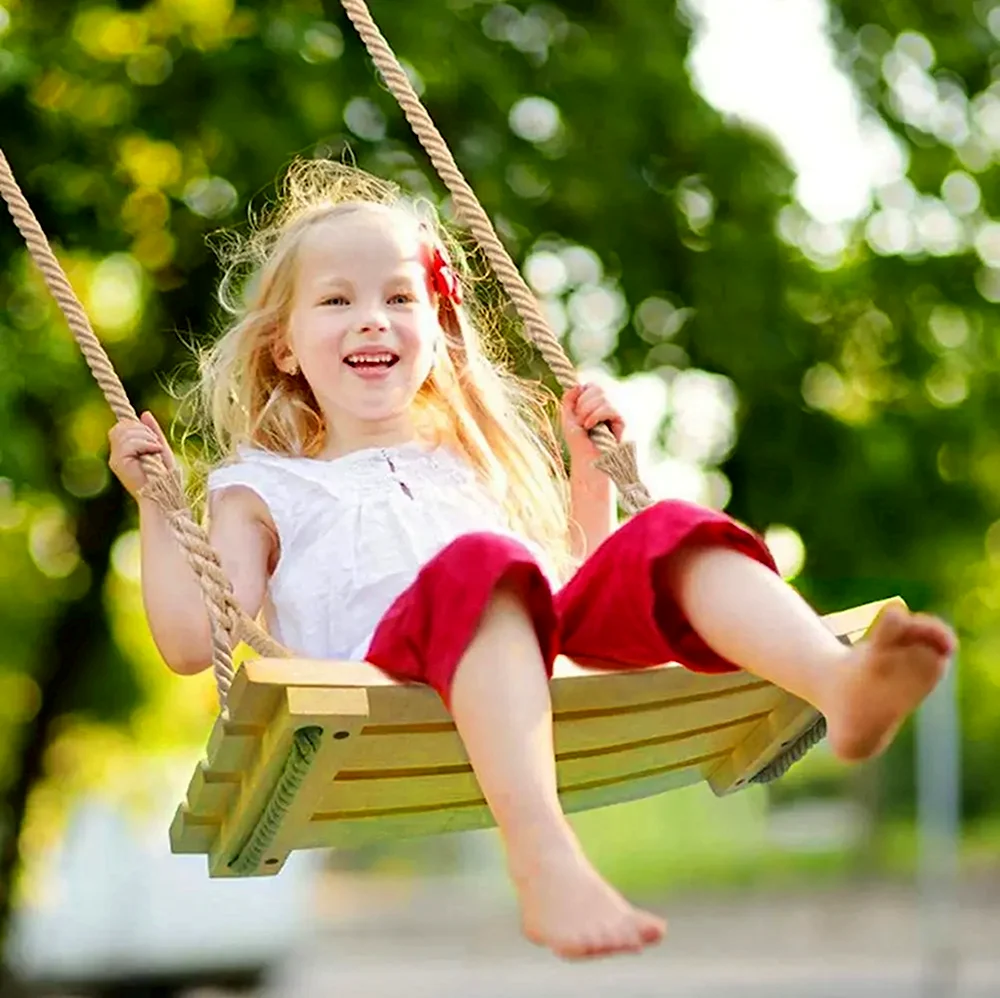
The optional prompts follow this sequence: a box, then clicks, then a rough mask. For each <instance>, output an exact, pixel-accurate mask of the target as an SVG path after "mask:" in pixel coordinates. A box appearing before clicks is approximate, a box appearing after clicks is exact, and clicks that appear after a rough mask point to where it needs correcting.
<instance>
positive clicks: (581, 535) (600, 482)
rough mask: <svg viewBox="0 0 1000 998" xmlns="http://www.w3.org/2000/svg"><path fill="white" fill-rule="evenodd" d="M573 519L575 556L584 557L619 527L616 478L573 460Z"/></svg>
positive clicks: (571, 490) (570, 489)
mask: <svg viewBox="0 0 1000 998" xmlns="http://www.w3.org/2000/svg"><path fill="white" fill-rule="evenodd" d="M569 494H570V519H571V520H572V522H573V523H574V524H575V525H576V529H574V530H573V531H572V549H573V550H572V554H573V557H575V558H579V559H581V560H582V559H583V558H586V557H587V555H590V554H593V552H594V551H596V550H597V548H598V547H599V546H600V545H601V544H602V543H603V542H604V541H605V540H606V539H607V538H608V537H610V536H611V534H612V533H614V531H615V530H616V529H617V527H618V503H617V499H616V497H615V485H614V482H612V481H611V479H610V478H608V476H607V475H605V474H604V472H603V471H598V470H597V469H596V468H591V467H589V466H585V464H584V462H581V461H579V459H578V460H576V461H574V462H573V464H572V465H571V466H570V475H569Z"/></svg>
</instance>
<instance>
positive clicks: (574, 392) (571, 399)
mask: <svg viewBox="0 0 1000 998" xmlns="http://www.w3.org/2000/svg"><path fill="white" fill-rule="evenodd" d="M580 387H581V386H580V385H574V386H573V387H572V388H569V389H567V390H566V391H565V392H563V397H562V404H563V408H564V409H566V408H568V407H571V406H574V405H576V400H577V399H578V398H579V397H580Z"/></svg>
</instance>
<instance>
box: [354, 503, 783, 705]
mask: <svg viewBox="0 0 1000 998" xmlns="http://www.w3.org/2000/svg"><path fill="white" fill-rule="evenodd" d="M691 543H694V544H708V545H721V546H723V547H727V548H730V549H732V550H735V551H739V552H740V553H742V554H744V555H747V556H748V557H750V558H753V559H755V560H757V561H759V562H761V563H762V564H764V565H766V566H767V567H768V568H770V569H772V570H773V571H777V569H776V567H775V564H774V560H773V558H772V557H771V554H770V552H769V551H768V549H767V548H766V547H765V545H764V543H763V542H762V541H761V540H760V538H759V537H757V536H756V535H755V534H753V533H752V532H751V531H749V530H747V529H746V528H745V527H742V526H740V525H739V524H738V523H736V522H735V521H734V520H732V519H730V518H729V517H728V516H725V515H724V514H722V513H718V512H715V511H714V510H710V509H705V508H703V507H701V506H696V505H693V504H691V503H686V502H678V501H667V502H659V503H656V504H655V505H653V506H650V507H648V508H647V509H644V510H643V511H642V512H641V513H638V514H636V515H635V516H633V517H631V519H629V520H628V521H627V522H626V523H625V524H623V525H622V526H621V527H619V528H618V529H617V530H616V531H615V532H614V533H613V534H612V535H611V536H610V537H608V538H607V540H605V541H604V543H603V544H601V545H600V547H598V549H597V550H596V551H594V552H593V553H592V554H591V555H590V556H589V557H588V558H587V559H586V561H584V563H583V564H582V565H581V566H580V567H579V568H578V569H577V571H576V573H575V574H574V575H573V577H572V578H571V579H570V580H569V581H568V582H567V583H566V585H565V586H563V588H562V589H560V590H559V591H558V592H556V593H553V592H552V589H551V587H550V586H549V583H548V580H547V579H546V577H545V575H544V574H543V573H542V571H541V569H540V568H539V566H538V563H537V561H536V560H535V557H534V556H533V555H532V554H531V553H530V552H529V551H528V549H527V548H525V547H524V545H522V544H520V543H519V542H518V541H516V540H513V539H512V538H509V537H504V536H502V535H499V534H491V533H474V534H466V535H464V536H462V537H459V538H458V539H457V540H455V541H452V543H451V544H449V545H448V546H447V547H445V548H444V549H443V550H442V551H440V552H439V553H438V554H437V555H436V556H435V557H434V558H432V559H431V560H430V561H429V562H428V563H427V564H426V565H425V566H424V567H423V568H422V569H421V570H420V574H419V575H418V576H417V578H416V580H415V581H414V582H413V584H412V585H411V586H410V587H409V588H408V589H407V590H406V591H405V592H403V593H402V594H401V595H400V596H399V597H398V598H397V599H396V601H395V602H394V603H393V604H392V606H391V607H390V608H389V609H388V610H387V611H386V613H385V616H383V618H382V619H381V621H380V622H379V625H378V627H377V629H376V631H375V634H374V636H373V638H372V642H371V645H370V647H369V649H368V654H367V655H366V656H365V658H366V659H367V661H369V662H371V663H372V664H373V665H376V666H378V667H379V668H380V669H382V670H383V671H384V672H386V673H388V674H389V675H390V676H392V677H393V678H394V679H397V680H400V681H402V682H418V683H425V684H427V685H429V686H432V687H433V688H434V689H436V690H437V691H438V693H439V694H440V695H441V697H442V698H443V699H444V701H445V703H448V699H449V692H450V690H451V681H452V677H453V676H454V674H455V669H456V668H457V667H458V663H459V661H460V660H461V658H462V655H463V653H464V652H465V649H466V648H467V647H468V645H469V642H470V641H471V640H472V637H473V635H474V634H475V632H476V628H477V626H478V624H479V621H480V618H481V617H482V614H483V611H484V609H485V608H486V606H487V604H488V602H489V599H490V597H491V595H492V593H493V591H494V590H495V589H496V587H497V586H498V585H499V584H500V583H501V582H512V583H514V584H515V585H517V586H518V588H519V589H520V591H521V592H522V593H523V596H524V600H525V605H526V607H527V609H528V612H529V613H530V614H531V617H532V620H533V621H534V625H535V630H536V632H537V634H538V643H539V646H540V648H541V651H542V659H543V661H544V663H545V668H546V670H547V672H548V674H549V675H550V676H551V675H552V665H553V661H554V659H555V657H556V655H565V656H566V657H567V658H570V659H572V660H573V661H574V662H576V663H578V664H579V665H583V666H593V667H597V668H603V669H613V668H619V669H636V668H644V667H649V666H655V665H662V664H663V663H665V662H678V663H680V664H681V665H684V666H686V667H687V668H689V669H692V670H694V671H696V672H733V671H736V668H737V667H736V666H734V665H733V664H732V663H731V662H729V661H727V660H726V659H724V658H721V657H720V656H719V655H717V654H716V653H715V652H714V651H712V649H711V648H709V647H708V645H706V644H705V642H704V641H702V640H701V638H700V637H699V636H698V635H697V634H696V633H695V632H694V630H693V629H692V627H691V625H690V623H689V622H688V621H687V619H686V618H685V616H684V613H683V612H682V610H681V608H680V607H679V606H678V604H677V602H676V601H675V600H674V598H673V596H672V594H671V593H670V591H669V589H668V587H667V585H666V583H665V581H664V572H663V568H664V565H665V563H666V561H667V559H668V558H669V557H670V556H671V555H673V554H675V553H676V552H677V551H678V550H679V549H680V548H681V547H682V546H684V545H686V544H691Z"/></svg>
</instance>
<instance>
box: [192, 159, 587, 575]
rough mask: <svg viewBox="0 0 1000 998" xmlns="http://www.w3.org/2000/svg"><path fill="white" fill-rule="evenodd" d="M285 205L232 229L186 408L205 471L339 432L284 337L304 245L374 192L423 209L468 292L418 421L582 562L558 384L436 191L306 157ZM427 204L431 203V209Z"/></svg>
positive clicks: (286, 190)
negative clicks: (437, 204)
mask: <svg viewBox="0 0 1000 998" xmlns="http://www.w3.org/2000/svg"><path fill="white" fill-rule="evenodd" d="M281 195H282V196H281V197H280V198H279V200H278V203H277V205H276V206H274V207H273V209H272V210H271V211H270V212H268V213H266V214H265V215H264V216H263V217H261V218H254V217H253V216H251V226H250V232H249V235H247V236H246V237H240V236H237V235H236V234H235V233H227V234H225V235H224V236H223V238H222V240H221V241H220V242H218V244H217V247H216V248H217V251H218V253H219V255H220V258H221V262H222V264H223V267H224V273H223V278H222V280H221V282H220V285H219V300H220V303H221V305H222V308H223V309H224V311H225V313H226V315H227V316H228V323H227V325H226V326H225V328H224V329H223V330H222V333H221V335H220V336H219V337H218V338H217V339H216V340H215V342H213V343H212V344H211V345H210V346H208V347H206V348H198V347H197V346H195V347H194V348H193V350H194V353H195V354H196V357H197V367H198V373H197V377H196V378H195V379H194V384H193V387H192V388H191V389H190V391H189V392H188V393H187V395H186V397H185V399H184V401H185V402H187V403H190V404H191V405H192V407H193V411H192V412H190V413H188V414H187V415H186V416H185V417H184V418H183V419H182V420H181V421H182V422H184V423H185V425H186V426H187V428H188V431H189V432H194V433H197V434H198V435H199V436H200V437H201V439H202V454H201V456H200V457H198V458H196V459H195V460H193V461H191V462H190V463H191V465H192V470H194V471H195V476H194V479H195V482H196V483H197V482H198V481H199V480H200V481H201V494H200V495H199V496H198V499H200V500H203V498H204V495H203V492H204V488H203V486H204V474H205V473H206V472H207V471H208V470H209V469H210V468H211V467H213V466H216V465H218V464H221V463H226V462H228V461H230V460H233V459H234V457H235V456H236V451H237V448H238V447H240V446H241V445H251V446H254V447H258V448H262V449H265V450H268V451H271V452H273V453H278V454H284V455H289V456H301V457H314V456H315V455H317V454H318V453H319V452H320V451H321V449H322V447H323V445H324V442H325V439H326V427H325V425H324V419H323V415H322V412H321V410H320V407H319V405H318V404H317V401H316V398H315V396H314V395H313V392H312V389H311V388H310V387H309V385H308V383H307V382H306V380H305V378H304V377H303V376H302V375H301V373H299V374H297V375H288V374H286V373H284V372H282V371H280V370H279V369H278V367H277V365H276V364H275V361H274V357H273V354H272V347H273V346H274V345H275V343H276V341H277V340H278V338H280V336H281V335H282V334H283V331H284V330H285V328H286V323H287V321H288V316H289V310H290V304H291V299H292V294H293V290H294V283H295V281H294V278H295V266H296V259H297V251H298V248H299V246H300V244H301V242H302V238H303V236H304V235H305V234H306V233H307V232H308V231H310V230H311V228H312V227H313V226H314V225H316V224H317V223H318V222H322V221H325V220H328V219H329V218H331V217H336V216H337V215H339V214H343V213H345V212H347V211H351V210H356V209H357V208H358V207H361V206H364V205H373V204H374V205H383V206H388V207H390V208H392V209H395V210H399V211H401V212H407V213H409V215H410V217H411V218H412V219H413V220H414V221H415V222H416V223H417V224H419V225H420V226H421V228H422V229H424V231H426V233H427V238H428V239H430V240H431V241H432V246H434V247H437V248H438V249H440V251H441V253H442V255H443V256H444V257H445V259H446V260H447V261H448V262H449V263H450V264H451V266H452V267H453V269H454V270H455V271H456V273H457V274H458V275H459V279H460V280H461V283H462V289H463V300H464V303H463V304H461V305H456V304H454V303H453V302H451V301H450V300H448V299H446V298H444V297H443V296H439V297H438V303H437V311H438V320H439V322H440V325H441V329H442V332H443V333H444V342H445V345H446V349H444V350H438V351H437V353H436V357H435V360H434V363H433V366H432V368H431V372H430V374H429V376H428V378H427V380H426V381H425V382H424V384H423V385H422V386H421V388H420V389H419V391H418V393H417V396H416V398H415V400H414V406H415V409H414V416H415V420H416V421H417V424H418V425H422V426H423V427H425V428H426V429H428V430H429V431H430V432H431V434H433V436H434V437H436V438H437V440H438V441H439V442H447V443H448V444H449V445H451V446H452V447H454V448H457V449H458V450H459V451H460V452H462V453H464V455H465V456H466V458H467V459H468V461H469V463H470V464H471V466H472V467H473V468H474V469H475V471H476V473H477V475H478V476H479V478H480V480H481V481H482V482H483V484H484V485H485V486H486V487H487V488H488V489H489V490H490V492H491V493H492V494H493V495H494V496H495V497H496V498H497V500H498V501H499V502H500V504H501V505H502V507H503V509H504V510H505V512H506V515H507V518H508V521H509V522H508V525H509V526H510V527H511V528H512V529H514V530H516V531H517V532H519V533H520V534H522V535H523V536H525V537H527V538H529V539H530V540H532V541H534V542H535V543H537V544H538V545H540V546H541V547H542V548H543V549H544V550H545V552H546V554H547V555H548V556H549V559H550V561H551V562H552V564H553V566H554V567H555V569H556V571H557V572H559V574H560V575H561V576H563V577H564V578H565V577H566V576H567V575H568V573H569V572H570V571H571V570H572V568H573V567H574V565H575V564H576V563H577V561H576V559H574V557H573V556H572V554H571V544H570V538H569V526H570V521H569V513H568V506H569V488H568V482H567V476H566V469H565V466H564V463H563V459H562V453H561V450H560V447H559V444H558V441H557V439H556V437H555V434H554V432H553V426H552V414H553V411H554V406H553V403H554V402H555V397H554V395H553V394H552V392H551V391H549V389H548V388H546V387H545V386H544V385H543V384H541V383H540V382H538V381H529V380H527V379H524V378H521V377H518V376H517V375H516V374H515V373H514V372H513V371H512V370H511V369H510V368H509V366H508V357H509V355H508V351H507V345H506V341H505V337H504V335H503V333H502V329H503V327H504V316H505V309H504V305H503V303H502V301H500V300H498V297H497V296H496V295H495V294H494V295H492V296H491V300H487V298H488V297H489V296H488V292H489V290H490V288H489V281H488V279H487V278H486V277H485V276H483V275H476V274H474V273H473V270H472V267H471V260H470V257H469V255H468V254H466V253H465V252H463V249H462V245H461V242H460V241H459V239H458V238H457V237H456V236H455V235H454V234H453V233H451V232H450V231H449V230H448V229H447V227H446V226H445V225H444V224H443V223H442V222H441V220H440V218H439V216H438V215H437V213H436V212H435V211H434V210H433V208H432V207H431V206H429V205H427V204H426V203H421V204H419V205H416V204H414V203H412V202H409V201H407V200H406V199H405V198H404V197H403V195H402V194H401V192H400V190H399V188H397V187H396V186H395V185H394V184H392V183H390V182H387V181H384V180H381V179H379V178H377V177H374V176H372V175H371V174H368V173H366V172H364V171H362V170H359V169H356V168H354V167H350V166H346V165H343V164H339V163H335V162H332V161H329V160H297V161H296V162H294V163H293V164H292V165H291V167H290V168H289V169H288V171H287V173H286V175H285V178H284V183H283V185H282V191H281ZM421 216H422V217H421Z"/></svg>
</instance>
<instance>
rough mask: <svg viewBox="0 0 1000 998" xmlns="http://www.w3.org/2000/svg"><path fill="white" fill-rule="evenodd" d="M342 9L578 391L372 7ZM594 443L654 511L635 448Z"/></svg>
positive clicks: (612, 473)
mask: <svg viewBox="0 0 1000 998" xmlns="http://www.w3.org/2000/svg"><path fill="white" fill-rule="evenodd" d="M341 4H342V5H343V7H344V10H345V11H346V12H347V16H348V17H349V18H350V19H351V23H352V24H353V25H354V27H355V29H356V31H357V32H358V34H359V35H360V36H361V40H362V41H363V42H364V43H365V48H367V49H368V54H369V55H370V56H371V57H372V61H373V62H374V63H375V68H376V69H377V70H378V71H379V73H380V74H381V76H382V79H383V80H385V83H386V86H387V87H388V88H389V90H390V92H391V93H392V95H393V97H395V98H396V102H397V103H398V104H399V106H400V107H401V108H402V109H403V113H404V114H405V115H406V119H407V121H409V123H410V127H411V128H412V129H413V132H414V134H415V135H416V137H417V139H418V140H419V142H420V144H421V145H422V146H423V148H424V151H425V152H426V153H427V155H428V157H429V158H430V160H431V162H432V163H433V164H434V168H435V169H436V170H437V173H438V176H439V177H440V178H441V180H442V181H443V182H444V185H445V186H446V187H447V188H448V191H449V193H450V194H451V196H452V200H453V202H454V205H455V210H456V213H457V215H458V217H459V219H460V220H461V221H462V223H463V224H464V225H465V226H466V228H468V229H469V231H470V232H471V233H472V234H473V236H475V238H476V242H477V243H478V244H479V245H480V246H481V247H482V248H483V251H484V252H485V253H486V258H487V259H488V260H489V263H490V266H491V267H492V269H493V272H494V273H495V274H496V275H497V277H498V278H499V279H500V282H501V283H502V284H503V287H504V290H505V291H506V292H507V295H508V296H509V298H510V300H511V301H512V302H513V303H514V305H515V307H516V308H517V311H518V314H519V315H520V317H521V320H522V322H523V327H522V330H521V332H522V335H523V336H524V337H525V339H527V340H529V341H530V342H531V343H532V344H533V345H534V346H535V348H536V349H537V350H538V352H539V353H540V354H541V355H542V357H543V358H544V360H545V362H546V364H548V366H549V369H550V370H551V371H552V373H553V374H554V375H555V377H556V380H557V381H558V382H559V385H560V387H561V388H562V389H563V391H568V390H569V389H570V388H573V387H575V386H576V384H577V377H576V370H575V369H574V367H573V364H572V362H571V361H570V360H569V358H568V357H567V356H566V353H565V351H564V350H563V348H562V344H560V342H559V340H558V338H557V337H556V335H555V334H554V333H553V332H552V328H551V327H550V326H549V324H548V322H547V321H546V319H545V317H544V315H543V314H542V310H541V309H540V308H539V307H538V300H537V298H536V297H535V295H534V294H533V293H532V291H531V289H530V288H529V287H528V285H527V284H526V283H525V281H524V278H523V277H522V276H521V272H520V271H519V270H518V268H517V265H516V264H515V263H514V261H513V260H512V259H511V257H510V254H509V253H508V252H507V250H506V248H505V247H504V245H503V243H502V242H501V241H500V238H499V237H498V236H497V233H496V230H495V229H494V228H493V223H492V222H491V221H490V219H489V216H488V215H487V214H486V212H485V211H484V210H483V206H482V205H481V204H480V203H479V199H478V198H477V197H476V195H475V193H474V192H473V190H472V188H471V187H470V186H469V184H468V182H467V181H466V179H465V177H463V176H462V173H461V171H460V170H459V168H458V165H457V164H456V163H455V158H454V157H453V156H452V154H451V150H450V149H449V148H448V143H447V142H445V140H444V138H443V136H442V135H441V133H440V132H439V131H438V129H437V126H436V125H435V124H434V122H433V121H432V120H431V116H430V115H429V114H428V113H427V109H426V108H425V107H424V105H423V104H422V103H421V101H420V98H419V97H418V96H417V93H416V91H415V90H414V89H413V85H412V84H411V83H410V78H409V77H408V76H407V75H406V71H405V70H404V69H403V67H402V65H400V62H399V59H397V58H396V55H395V53H394V52H393V51H392V49H391V48H390V47H389V43H388V42H387V41H386V40H385V37H384V36H383V35H382V33H381V31H379V29H378V26H377V25H376V24H375V21H374V20H373V19H372V16H371V12H370V11H369V10H368V4H367V3H365V0H341ZM591 439H592V440H593V441H594V443H595V445H596V446H597V448H598V449H599V450H600V451H601V457H600V458H599V459H598V461H597V466H598V467H599V468H600V469H601V470H602V471H603V472H605V474H607V475H608V476H609V477H610V478H611V480H612V481H613V482H614V483H615V485H616V486H617V487H618V492H619V495H620V496H621V502H622V505H623V506H624V507H625V509H626V510H627V511H628V512H629V513H630V514H632V513H638V512H639V511H640V510H642V509H645V508H646V507H647V506H650V505H651V504H652V502H653V500H652V498H651V496H650V494H649V491H648V490H647V489H646V487H645V486H644V485H643V484H642V482H641V481H640V480H639V469H638V466H637V464H636V457H635V445H634V444H628V443H626V444H619V443H618V442H617V441H616V440H615V438H614V435H613V434H612V432H611V431H610V430H609V429H608V428H607V427H606V426H603V425H601V426H598V427H595V429H594V430H593V431H592V432H591Z"/></svg>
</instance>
